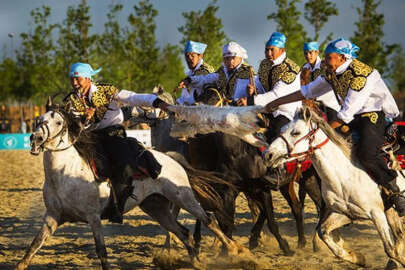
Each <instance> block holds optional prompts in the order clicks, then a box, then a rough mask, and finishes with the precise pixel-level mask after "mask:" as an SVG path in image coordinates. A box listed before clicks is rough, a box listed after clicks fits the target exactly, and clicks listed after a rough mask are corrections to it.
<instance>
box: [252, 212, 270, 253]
mask: <svg viewBox="0 0 405 270" xmlns="http://www.w3.org/2000/svg"><path fill="white" fill-rule="evenodd" d="M265 221H266V214H265V213H264V212H263V210H262V209H259V211H258V215H257V218H256V222H255V225H254V226H253V228H252V230H251V231H250V238H249V249H250V250H252V249H255V248H256V247H257V246H258V245H259V238H260V233H261V231H262V229H263V225H264V222H265Z"/></svg>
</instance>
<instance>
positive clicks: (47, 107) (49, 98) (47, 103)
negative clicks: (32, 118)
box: [45, 96, 52, 112]
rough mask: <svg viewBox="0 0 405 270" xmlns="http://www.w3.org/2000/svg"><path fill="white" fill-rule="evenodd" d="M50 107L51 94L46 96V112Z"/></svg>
mask: <svg viewBox="0 0 405 270" xmlns="http://www.w3.org/2000/svg"><path fill="white" fill-rule="evenodd" d="M51 107H52V98H51V96H48V101H47V102H46V104H45V110H46V111H47V112H48V111H49V110H50V109H51Z"/></svg>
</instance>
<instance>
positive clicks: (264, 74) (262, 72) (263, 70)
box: [259, 59, 273, 92]
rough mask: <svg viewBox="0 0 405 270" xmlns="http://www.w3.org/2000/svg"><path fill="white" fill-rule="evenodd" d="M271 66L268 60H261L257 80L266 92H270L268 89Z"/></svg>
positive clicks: (271, 63)
mask: <svg viewBox="0 0 405 270" xmlns="http://www.w3.org/2000/svg"><path fill="white" fill-rule="evenodd" d="M272 65H273V62H272V61H270V60H268V59H263V60H262V61H261V62H260V66H259V80H260V82H261V84H262V86H263V88H264V89H265V90H266V92H267V91H269V90H270V88H269V75H270V69H271V66H272Z"/></svg>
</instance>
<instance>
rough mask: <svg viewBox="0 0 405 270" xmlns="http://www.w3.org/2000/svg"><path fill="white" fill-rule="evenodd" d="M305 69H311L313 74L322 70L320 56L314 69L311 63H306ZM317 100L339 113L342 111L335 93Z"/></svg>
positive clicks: (327, 94) (324, 95)
mask: <svg viewBox="0 0 405 270" xmlns="http://www.w3.org/2000/svg"><path fill="white" fill-rule="evenodd" d="M304 68H306V69H309V70H310V71H311V73H312V72H314V70H315V69H320V68H321V58H320V57H319V56H318V57H317V58H316V62H315V65H314V67H312V65H311V64H310V63H306V64H305V65H304ZM318 77H319V76H318ZM315 100H317V101H319V102H321V103H322V104H323V105H324V106H326V107H329V108H331V109H333V110H335V111H337V112H338V111H340V105H339V102H338V101H337V99H336V96H335V93H333V92H331V91H329V92H327V93H325V94H323V95H321V96H319V97H317V98H316V99H315Z"/></svg>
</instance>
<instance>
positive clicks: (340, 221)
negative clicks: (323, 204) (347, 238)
mask: <svg viewBox="0 0 405 270" xmlns="http://www.w3.org/2000/svg"><path fill="white" fill-rule="evenodd" d="M350 222H351V220H350V219H349V218H348V217H347V216H345V215H342V214H338V213H336V212H332V213H331V214H330V215H329V216H328V217H327V218H325V219H324V220H323V221H322V223H321V225H320V227H319V228H318V235H319V237H320V238H321V239H322V240H323V241H324V242H325V243H326V245H327V246H328V247H329V249H330V250H331V251H332V253H333V254H335V256H336V257H339V258H341V259H342V260H346V261H349V262H351V263H354V264H358V265H362V266H365V265H366V259H365V257H364V256H363V255H362V254H361V253H357V252H354V251H350V250H347V249H345V248H344V247H343V241H341V239H340V237H339V240H340V241H337V242H336V241H335V239H334V237H333V236H334V235H333V234H332V233H333V231H334V230H336V229H338V228H340V227H342V226H344V225H346V224H349V223H350Z"/></svg>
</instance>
